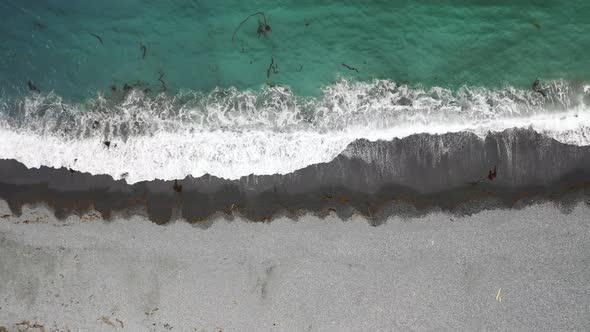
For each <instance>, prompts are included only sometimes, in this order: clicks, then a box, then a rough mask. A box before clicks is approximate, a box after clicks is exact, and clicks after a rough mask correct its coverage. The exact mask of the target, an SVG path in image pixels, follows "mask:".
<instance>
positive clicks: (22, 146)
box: [0, 81, 590, 183]
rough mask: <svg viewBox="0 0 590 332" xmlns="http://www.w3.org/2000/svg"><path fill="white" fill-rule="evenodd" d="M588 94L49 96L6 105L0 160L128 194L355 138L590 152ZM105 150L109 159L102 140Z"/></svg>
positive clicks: (282, 169)
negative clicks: (134, 188) (119, 182)
mask: <svg viewBox="0 0 590 332" xmlns="http://www.w3.org/2000/svg"><path fill="white" fill-rule="evenodd" d="M586 90H588V89H587V87H585V86H582V85H580V86H578V87H573V86H571V85H569V84H568V83H566V82H553V83H551V84H549V85H548V86H547V87H546V88H545V92H546V93H547V97H543V96H542V95H541V94H540V93H537V92H533V91H523V90H518V89H514V88H505V89H501V90H486V89H481V88H477V89H472V88H462V89H460V90H459V91H457V92H451V91H449V90H445V89H441V88H433V89H430V90H424V89H419V88H417V89H410V88H408V87H407V86H397V85H396V84H395V83H393V82H390V81H375V82H372V83H351V82H346V81H342V82H339V83H336V84H334V85H332V86H329V87H327V88H325V89H324V91H323V94H322V96H321V97H318V98H316V99H302V98H297V97H295V96H293V95H292V94H291V93H290V91H289V90H287V89H284V88H280V87H276V88H265V89H263V90H262V91H261V92H260V93H252V92H248V91H239V90H236V89H228V90H216V91H214V92H212V93H211V94H208V95H203V94H198V93H192V92H184V93H180V94H179V95H177V96H175V97H173V98H169V97H166V96H164V95H160V96H158V97H155V98H150V97H148V96H144V95H143V94H142V93H140V92H137V91H135V92H133V93H131V94H130V95H129V96H127V97H126V98H121V100H115V99H109V100H107V99H105V98H104V97H102V96H99V97H97V98H96V99H94V100H91V101H89V102H87V103H86V104H65V103H63V101H62V100H61V99H60V98H59V97H58V96H55V95H52V94H49V95H42V96H34V97H33V96H31V97H28V98H25V99H24V100H21V101H5V102H4V104H3V105H1V106H0V107H1V109H0V141H1V142H2V144H0V158H5V159H16V160H18V161H20V162H22V163H24V164H25V165H26V166H28V167H40V166H50V167H56V168H57V167H71V168H72V169H75V170H79V171H82V172H90V173H92V174H109V175H111V176H113V177H114V178H116V179H117V178H121V177H122V175H123V174H124V173H127V175H126V180H127V182H129V183H135V182H138V181H143V180H152V179H156V178H157V179H167V180H169V179H175V178H183V177H185V176H187V175H192V176H195V177H198V176H201V175H204V174H207V173H209V174H212V175H215V176H219V177H224V178H229V179H235V178H239V177H240V176H244V175H249V174H274V173H280V174H284V173H289V172H292V171H295V170H297V169H300V168H303V167H305V166H308V165H312V164H316V163H321V162H329V161H330V160H332V159H333V158H335V157H336V156H337V155H338V154H339V153H341V152H342V151H343V150H344V149H345V148H346V146H347V145H348V144H350V143H351V142H353V141H354V140H356V139H359V138H366V139H369V140H379V139H381V140H391V139H393V138H403V137H406V136H409V135H412V134H418V133H429V134H444V133H452V132H461V131H467V132H472V133H475V134H477V135H479V136H481V137H484V136H485V135H486V134H487V133H488V132H490V131H492V132H493V131H502V130H505V129H508V128H514V127H517V128H529V127H530V128H532V129H534V130H536V131H538V132H541V133H544V134H546V135H548V136H549V137H552V138H555V139H556V140H558V141H561V142H563V143H567V144H574V145H589V144H590V108H589V107H588V97H589V95H588V93H589V92H587V91H586ZM106 140H108V141H110V142H111V147H110V148H107V147H106V146H105V145H104V144H103V141H106Z"/></svg>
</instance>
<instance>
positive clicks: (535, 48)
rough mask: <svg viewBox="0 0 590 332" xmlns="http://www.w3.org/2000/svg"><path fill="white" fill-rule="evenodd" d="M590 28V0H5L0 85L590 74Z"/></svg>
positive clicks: (452, 84)
mask: <svg viewBox="0 0 590 332" xmlns="http://www.w3.org/2000/svg"><path fill="white" fill-rule="evenodd" d="M255 12H263V13H264V18H265V19H266V24H268V25H269V26H270V31H268V32H266V33H265V34H259V33H257V29H258V24H259V21H263V20H264V19H263V18H262V15H256V16H254V17H251V18H250V19H249V20H247V21H246V22H245V23H244V24H242V25H241V27H240V29H238V30H237V32H236V28H237V27H238V26H239V25H240V22H242V21H243V20H244V19H246V18H247V17H248V16H249V15H251V14H253V13H255ZM589 31H590V2H589V1H586V0H571V1H532V0H514V1H505V0H497V1H488V0H479V1H420V2H417V1H330V0H313V1H309V0H272V1H270V0H265V1H261V0H258V1H236V0H223V1H219V0H215V1H211V0H170V1H158V0H125V1H120V0H103V1H65V0H44V1H37V0H3V1H1V2H0V33H1V36H2V38H1V40H0V90H1V91H2V93H3V94H4V95H5V96H6V95H8V96H12V95H15V94H16V95H22V94H26V93H28V87H27V81H28V80H31V82H33V83H34V85H35V86H36V87H38V88H39V89H40V90H41V91H43V92H47V91H54V92H55V93H56V94H58V95H61V96H64V97H66V98H71V99H84V98H88V97H93V96H96V94H97V92H105V93H108V92H110V86H111V85H116V86H117V87H118V89H119V90H120V89H122V87H123V85H124V84H125V83H128V84H130V85H131V84H135V85H137V86H141V88H142V89H150V90H151V91H152V92H159V91H161V90H163V89H164V85H163V84H165V88H166V92H167V93H168V94H173V93H176V92H177V91H180V90H183V89H188V90H197V91H211V90H212V89H214V88H216V87H236V88H238V89H253V90H257V89H259V88H260V87H261V86H263V85H265V84H271V85H273V84H276V85H282V86H288V87H290V88H291V89H292V91H293V92H294V93H295V94H297V95H303V96H310V95H311V96H315V95H318V94H320V89H321V88H322V87H324V86H327V85H330V84H333V83H334V82H335V81H338V80H339V79H340V78H346V79H350V80H357V81H371V80H373V79H388V80H392V81H396V82H402V81H407V82H409V84H410V85H413V86H416V85H423V86H425V87H430V86H441V87H445V88H450V89H457V88H459V87H461V86H465V85H466V86H479V87H490V88H499V87H502V86H506V85H510V86H515V87H526V88H529V87H530V86H531V83H532V81H533V80H534V79H536V78H540V79H542V80H555V79H564V80H570V81H577V80H582V81H584V80H587V79H588V78H590V33H589ZM234 32H236V33H235V36H234V38H233V40H232V36H233V34H234ZM92 34H94V35H96V36H98V37H100V39H101V41H102V42H101V41H99V38H97V37H95V36H93V35H92ZM142 45H143V46H145V57H144V56H143V52H144V49H143V48H142ZM271 61H272V62H273V66H272V67H271ZM343 64H346V65H347V66H349V67H351V68H355V69H356V70H353V69H348V68H346V67H345V66H343ZM269 67H270V68H269ZM159 78H161V80H162V82H163V83H162V82H161V81H160V80H159Z"/></svg>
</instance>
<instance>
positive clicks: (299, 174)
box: [0, 130, 590, 223]
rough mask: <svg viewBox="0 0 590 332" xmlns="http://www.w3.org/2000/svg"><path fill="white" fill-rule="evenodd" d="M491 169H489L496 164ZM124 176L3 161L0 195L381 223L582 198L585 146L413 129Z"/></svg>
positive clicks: (163, 212) (517, 135)
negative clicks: (299, 160) (131, 180)
mask: <svg viewBox="0 0 590 332" xmlns="http://www.w3.org/2000/svg"><path fill="white" fill-rule="evenodd" d="M494 167H496V168H497V176H496V177H495V178H493V180H489V179H488V178H487V176H488V174H489V172H490V171H491V170H493V168H494ZM179 184H181V185H182V191H181V192H176V191H175V190H173V185H174V183H173V181H160V180H155V181H149V182H141V183H137V184H134V185H127V184H126V183H125V182H124V181H123V180H119V181H115V180H113V179H112V178H111V177H110V176H106V175H94V176H93V175H90V174H84V173H79V172H72V171H70V170H67V169H53V168H47V167H41V168H40V169H27V168H26V167H25V166H24V165H22V164H20V163H18V162H16V161H14V160H2V161H0V198H1V199H3V200H5V201H7V202H8V204H9V206H10V208H11V210H12V211H13V212H14V213H16V214H18V213H20V210H21V208H22V206H23V205H24V204H29V203H46V204H48V205H49V206H50V207H51V208H53V209H54V211H55V214H56V216H57V217H58V218H64V217H66V216H68V215H70V214H72V213H78V214H80V213H83V212H86V211H89V210H91V209H95V210H97V211H99V212H100V213H101V214H102V215H103V217H104V218H110V217H111V215H112V213H113V212H117V213H122V214H136V213H139V214H144V213H147V216H148V217H149V219H150V220H152V221H154V222H156V223H166V222H168V221H169V220H171V219H172V218H176V217H182V218H184V219H186V220H187V221H190V222H193V221H204V220H207V219H208V218H209V217H210V216H211V215H214V214H217V213H224V214H233V213H239V214H241V215H243V216H245V217H246V218H248V219H252V220H271V219H272V218H273V217H274V216H277V215H287V216H290V217H297V216H300V215H302V214H304V213H306V212H311V213H314V214H318V215H326V214H328V213H330V212H334V213H336V214H337V215H339V216H340V217H341V218H348V217H350V216H351V215H352V214H353V213H361V214H363V215H365V216H367V217H369V219H370V220H371V221H372V222H373V223H380V222H381V221H382V220H384V219H385V218H386V217H388V216H391V215H396V214H397V215H423V214H425V213H428V212H429V211H433V210H439V209H442V210H444V211H449V212H452V213H455V214H470V213H475V212H478V211H481V210H484V209H494V208H507V207H514V206H517V207H518V206H523V205H526V204H530V203H532V202H539V201H556V202H560V203H563V204H572V203H575V202H578V201H580V200H585V199H587V197H588V193H589V191H588V188H589V187H590V147H578V146H570V145H566V144H562V143H560V142H557V141H555V140H553V139H550V138H547V137H545V136H543V135H541V134H538V133H536V132H534V131H532V130H507V131H504V132H502V133H494V134H490V135H488V136H487V137H486V139H485V140H482V139H480V138H478V137H476V136H475V135H473V134H468V133H455V134H445V135H414V136H410V137H407V138H404V139H396V140H393V141H390V142H384V141H377V142H370V141H366V140H359V141H356V142H354V143H352V144H351V145H350V146H349V147H348V148H347V149H346V150H345V151H343V153H342V154H341V155H340V156H338V157H337V158H336V159H334V160H333V161H331V162H329V163H324V164H317V165H312V166H309V167H306V168H304V169H301V170H298V171H296V172H293V173H290V174H286V175H271V176H255V175H251V176H248V177H243V178H241V179H239V180H225V179H220V178H216V177H213V176H203V177H200V178H192V177H187V178H185V179H183V180H181V181H179Z"/></svg>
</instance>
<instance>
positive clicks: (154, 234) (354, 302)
mask: <svg viewBox="0 0 590 332" xmlns="http://www.w3.org/2000/svg"><path fill="white" fill-rule="evenodd" d="M7 211H8V210H7V208H6V205H5V204H4V203H3V202H0V217H2V216H3V215H4V214H6V213H9V212H7ZM50 215H51V214H50V213H49V212H47V210H45V209H43V208H37V209H30V208H25V209H24V214H23V215H22V216H21V217H20V218H14V217H3V218H0V281H1V282H0V325H1V326H5V327H7V328H8V329H9V330H11V329H12V330H15V329H16V326H15V324H16V323H20V322H22V321H23V320H26V321H28V322H29V325H30V326H32V325H33V324H35V323H38V324H41V325H43V326H44V327H45V331H54V330H61V331H66V330H67V329H70V330H71V331H76V330H92V331H96V330H98V331H100V330H104V331H114V330H128V331H146V330H147V331H169V330H172V331H193V330H196V331H201V330H206V331H213V330H223V331H256V330H262V331H266V330H277V331H305V330H311V331H347V330H354V331H359V330H371V331H375V330H545V331H556V330H588V329H590V217H589V216H590V209H589V208H588V207H587V206H585V205H580V206H578V207H577V208H576V209H574V210H573V211H572V212H571V213H570V214H567V215H566V214H563V213H562V212H561V211H560V210H559V209H557V208H555V207H553V206H551V205H549V204H548V205H543V206H533V207H529V208H527V209H525V210H521V211H516V210H513V211H488V212H482V213H479V214H477V215H475V216H472V217H466V218H455V217H449V216H446V215H443V214H433V215H430V216H428V217H426V218H421V219H400V218H393V219H390V220H389V221H388V222H387V223H386V224H384V225H381V226H379V227H371V226H369V225H368V224H367V223H366V222H365V221H364V220H361V219H360V218H358V219H353V220H350V221H346V222H342V221H340V220H338V219H336V218H334V217H328V218H326V219H325V220H320V219H318V218H315V217H308V218H303V219H302V220H300V221H298V222H293V221H291V220H276V221H273V222H272V223H268V224H262V223H249V222H244V221H234V222H226V221H217V222H215V223H213V225H212V226H211V227H210V228H208V229H201V228H199V227H195V226H191V225H189V224H187V223H184V222H177V223H173V224H169V225H167V226H158V225H155V224H153V223H150V222H148V221H146V220H145V219H142V218H139V217H137V218H134V219H131V220H115V221H114V222H110V223H105V222H102V221H97V220H96V217H93V216H86V217H84V218H82V219H80V218H77V217H71V218H69V219H67V220H66V221H65V222H63V221H55V219H54V218H53V217H49V216H50ZM25 221H27V222H25ZM24 326H25V325H21V326H20V327H21V328H23V327H24ZM122 326H124V327H122ZM30 330H31V331H32V330H33V329H30ZM35 331H39V329H36V330H35Z"/></svg>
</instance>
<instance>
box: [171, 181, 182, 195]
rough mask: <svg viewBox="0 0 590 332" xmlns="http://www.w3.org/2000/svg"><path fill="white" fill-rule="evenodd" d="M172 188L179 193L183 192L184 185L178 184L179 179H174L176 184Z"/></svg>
mask: <svg viewBox="0 0 590 332" xmlns="http://www.w3.org/2000/svg"><path fill="white" fill-rule="evenodd" d="M172 189H174V191H176V192H177V193H179V192H182V185H181V184H178V180H174V185H173V186H172Z"/></svg>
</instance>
